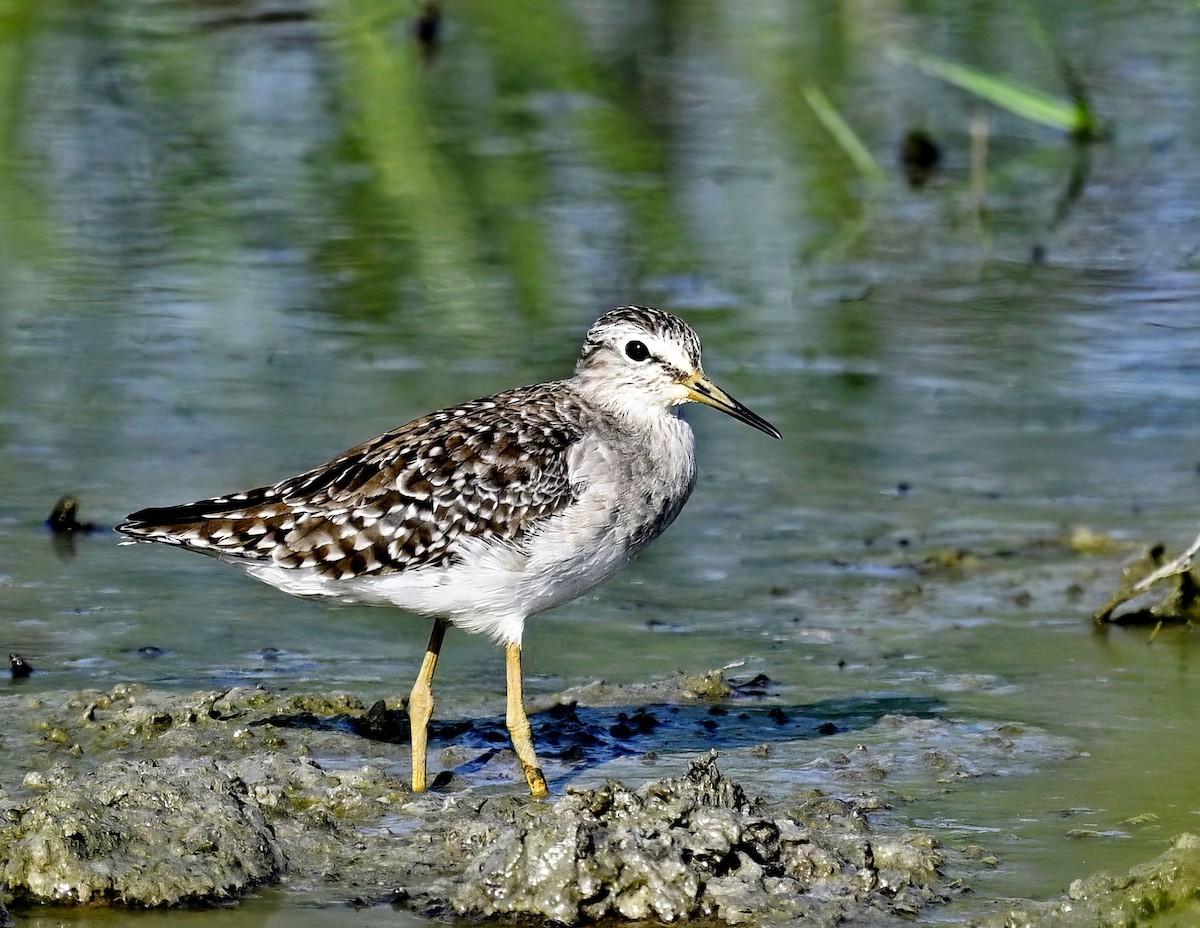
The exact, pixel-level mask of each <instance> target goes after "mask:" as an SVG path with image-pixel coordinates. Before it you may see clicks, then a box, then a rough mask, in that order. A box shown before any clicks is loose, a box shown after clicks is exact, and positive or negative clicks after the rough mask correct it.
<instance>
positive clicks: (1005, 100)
mask: <svg viewBox="0 0 1200 928" xmlns="http://www.w3.org/2000/svg"><path fill="white" fill-rule="evenodd" d="M906 57H907V58H908V60H909V61H911V62H912V63H913V64H914V65H916V66H917V67H918V68H920V69H921V70H922V71H924V72H925V73H926V74H932V75H934V76H935V77H940V78H942V80H945V81H949V82H950V83H951V84H954V85H955V86H956V87H961V88H962V89H963V90H965V91H967V92H968V93H973V94H975V96H977V97H981V98H983V99H984V100H987V101H988V102H990V103H994V104H995V105H996V106H999V107H1001V108H1002V109H1006V110H1008V111H1009V112H1010V113H1014V114H1016V115H1017V116H1020V117H1022V118H1024V119H1028V120H1031V121H1032V122H1037V123H1041V124H1042V125H1045V126H1053V127H1054V128H1055V129H1065V130H1066V131H1068V132H1074V133H1076V134H1088V133H1091V132H1093V131H1094V130H1095V120H1094V119H1093V117H1092V114H1091V112H1090V110H1089V109H1088V108H1087V107H1086V106H1080V105H1079V103H1078V102H1075V103H1070V102H1067V101H1066V100H1060V99H1059V98H1058V97H1055V96H1052V95H1051V94H1048V93H1044V92H1043V91H1040V90H1034V89H1032V88H1030V87H1022V86H1021V85H1019V84H1015V83H1013V82H1012V81H1009V80H1006V79H1004V78H1002V77H996V76H995V75H992V74H987V73H985V72H983V71H977V70H975V69H974V68H970V67H967V66H966V65H962V64H956V63H955V62H953V61H947V60H945V59H944V58H938V57H937V56H936V55H929V54H925V53H921V52H908V53H907V54H906Z"/></svg>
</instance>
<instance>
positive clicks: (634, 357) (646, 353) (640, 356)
mask: <svg viewBox="0 0 1200 928" xmlns="http://www.w3.org/2000/svg"><path fill="white" fill-rule="evenodd" d="M625 357H627V358H629V360H630V361H645V360H646V359H647V358H648V357H650V349H649V348H647V347H646V346H645V345H644V344H642V342H639V341H637V340H636V339H635V340H634V341H631V342H626V343H625Z"/></svg>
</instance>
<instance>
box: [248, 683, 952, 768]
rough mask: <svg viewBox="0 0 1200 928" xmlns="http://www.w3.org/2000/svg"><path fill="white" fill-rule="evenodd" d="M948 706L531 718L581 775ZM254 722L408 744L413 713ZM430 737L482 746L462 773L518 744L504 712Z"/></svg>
mask: <svg viewBox="0 0 1200 928" xmlns="http://www.w3.org/2000/svg"><path fill="white" fill-rule="evenodd" d="M940 708H941V706H940V704H939V703H938V702H937V701H936V700H934V699H930V698H928V697H923V696H905V695H893V694H871V695H864V696H857V697H848V698H841V699H823V700H819V701H817V702H812V703H807V704H805V705H799V706H779V705H764V704H761V703H760V704H754V705H747V704H745V703H740V702H738V701H728V702H715V703H714V702H708V703H686V704H676V703H655V704H650V705H646V706H641V707H637V708H630V707H624V708H621V707H600V708H597V707H591V706H580V705H577V704H575V703H563V704H560V705H556V706H553V707H551V708H549V709H546V710H545V711H542V712H536V713H534V714H533V715H531V716H530V717H529V721H530V725H531V726H532V729H533V743H534V744H535V745H536V746H537V751H538V754H539V755H540V756H541V757H543V758H544V759H547V760H555V761H558V762H560V763H562V764H564V765H565V766H567V767H569V768H570V769H571V771H572V774H573V775H574V774H578V773H580V772H582V771H583V770H586V769H589V768H591V767H595V766H598V765H600V764H603V763H606V762H608V761H611V760H615V759H617V758H620V757H631V756H642V755H646V754H650V753H655V752H658V753H663V752H670V753H688V752H692V751H707V750H710V749H713V748H716V749H730V748H742V747H751V746H754V745H760V744H771V743H778V742H784V741H801V740H807V739H811V738H819V737H823V736H827V735H834V734H840V733H843V732H852V731H859V730H861V729H865V728H869V727H871V726H872V725H874V724H876V723H877V722H878V721H879V720H880V719H881V718H883V717H884V716H886V715H908V716H917V717H921V718H929V717H932V716H935V715H936V714H937V713H938V711H939V710H940ZM251 725H272V726H276V727H280V728H304V729H312V730H319V731H341V732H345V733H346V734H350V735H356V736H358V737H362V738H368V739H370V740H372V741H385V742H389V743H393V744H407V743H408V741H409V734H410V728H409V721H408V715H407V713H405V712H404V710H402V709H389V708H387V707H386V706H385V705H384V703H383V701H382V700H381V701H379V702H377V703H375V705H373V706H372V707H371V708H370V709H368V710H367V711H366V712H364V713H362V714H361V715H350V714H348V713H341V714H338V715H331V716H319V715H316V714H314V713H311V712H299V713H288V714H280V715H273V716H269V717H267V718H263V719H260V720H258V721H257V722H252V723H251ZM429 740H430V744H431V746H437V745H439V744H440V745H442V746H448V745H450V744H453V745H455V746H456V747H458V748H460V749H464V748H465V749H468V750H471V749H475V750H477V751H478V752H479V753H478V755H477V756H476V757H474V758H472V759H470V760H468V761H466V762H464V763H462V764H460V765H459V766H458V767H456V768H455V770H454V773H455V774H456V775H458V776H468V775H470V774H472V773H475V772H477V771H479V770H481V769H482V768H483V767H484V766H485V765H486V764H487V763H488V762H489V761H490V760H491V759H492V758H493V757H494V756H495V755H496V754H497V753H498V752H499V751H502V750H505V749H507V748H508V746H509V743H510V742H509V736H508V729H507V728H506V727H505V723H504V718H503V716H494V717H491V718H485V719H460V720H454V721H433V722H431V723H430V726H429Z"/></svg>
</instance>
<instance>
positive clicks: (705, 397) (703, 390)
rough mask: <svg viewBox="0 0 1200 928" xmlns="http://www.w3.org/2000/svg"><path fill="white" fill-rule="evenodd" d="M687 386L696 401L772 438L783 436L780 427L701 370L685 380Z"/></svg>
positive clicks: (689, 394) (688, 395)
mask: <svg viewBox="0 0 1200 928" xmlns="http://www.w3.org/2000/svg"><path fill="white" fill-rule="evenodd" d="M683 385H684V386H685V387H687V391H688V392H687V398H688V399H689V400H692V401H693V402H696V403H703V404H704V405H705V406H711V407H712V408H713V409H719V410H721V412H723V413H726V414H728V415H730V416H733V418H735V419H737V420H738V421H740V422H745V423H746V425H752V426H754V428H756V429H758V430H759V431H760V432H766V433H767V434H768V435H770V436H771V437H772V438H783V436H782V435H780V434H779V429H777V428H775V426H773V425H771V423H770V422H768V421H767V420H766V419H764V418H763V417H762V416H760V415H759V414H758V413H756V412H754V411H753V410H751V409H748V408H747V407H745V406H743V405H742V404H741V403H739V402H738V401H737V400H735V399H734V398H733V397H732V396H730V395H729V394H728V393H726V392H725V391H724V390H722V389H721V388H720V387H718V386H717V385H716V384H715V383H713V382H712V381H711V380H709V379H708V378H707V377H705V376H704V374H703V373H702V372H701V371H696V373H695V374H693V375H692V376H691V377H689V378H688V379H687V380H685V381H684V382H683Z"/></svg>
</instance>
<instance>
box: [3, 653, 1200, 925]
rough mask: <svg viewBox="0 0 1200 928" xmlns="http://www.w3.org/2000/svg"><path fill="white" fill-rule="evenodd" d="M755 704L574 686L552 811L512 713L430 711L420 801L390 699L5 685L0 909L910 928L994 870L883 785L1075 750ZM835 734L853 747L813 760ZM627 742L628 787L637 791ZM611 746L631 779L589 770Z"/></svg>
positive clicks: (563, 700)
mask: <svg viewBox="0 0 1200 928" xmlns="http://www.w3.org/2000/svg"><path fill="white" fill-rule="evenodd" d="M770 691H771V684H770V681H769V680H766V679H765V678H754V679H752V680H745V681H736V680H730V679H729V678H728V676H727V675H726V673H724V672H722V671H714V672H713V673H710V674H702V675H698V676H693V677H688V676H680V677H678V678H676V679H673V680H670V681H665V682H662V683H657V684H643V685H639V686H634V687H628V688H623V687H616V686H611V685H608V684H601V683H596V684H592V685H590V686H587V687H579V688H575V689H573V690H570V691H566V692H564V693H562V694H560V696H559V699H558V701H557V702H556V703H555V704H554V705H553V706H552V707H550V708H548V709H546V710H544V711H540V712H536V713H535V714H534V715H533V716H532V717H531V718H532V720H533V722H534V726H535V737H536V738H537V740H538V742H539V744H540V745H541V746H542V748H543V755H544V756H543V759H544V761H545V763H546V770H547V773H548V774H549V775H550V778H551V787H552V790H553V792H554V795H553V796H552V797H551V798H550V799H549V800H546V801H533V800H530V799H529V798H528V797H527V796H526V795H525V794H524V789H523V785H522V782H523V781H522V779H521V774H520V771H519V769H518V767H517V764H516V762H515V757H514V756H513V754H512V752H511V750H510V749H509V747H508V745H507V743H506V738H505V735H504V728H503V722H502V720H501V719H485V720H482V721H479V722H469V721H461V722H453V721H452V722H445V721H443V722H441V723H440V724H438V725H436V726H435V727H434V730H433V732H432V735H433V743H434V747H435V749H438V750H440V754H439V755H438V756H439V759H440V761H441V763H442V766H443V767H445V768H446V772H445V773H444V774H443V775H442V776H441V777H440V778H439V780H438V781H437V783H436V787H437V788H436V789H434V790H431V791H430V792H428V793H424V794H414V793H412V792H411V791H410V789H409V788H408V786H407V783H406V781H405V779H404V775H405V773H406V770H407V750H406V748H405V747H402V746H399V745H402V744H403V742H405V741H406V739H407V736H408V730H407V718H406V716H405V714H404V712H403V709H402V708H401V707H400V706H396V705H388V704H386V703H382V702H380V703H376V704H374V705H369V706H368V705H365V704H364V703H363V702H362V701H361V700H359V699H357V698H356V697H354V696H353V695H347V694H342V693H328V694H318V693H287V692H273V691H270V690H268V689H266V688H264V687H261V686H260V687H244V688H236V689H230V690H224V691H212V692H201V693H190V694H185V693H176V692H171V691H167V690H163V689H153V688H147V687H143V686H140V685H127V684H120V685H118V686H116V687H114V688H112V689H110V690H107V691H86V692H80V693H73V694H65V695H63V694H57V695H56V694H40V695H39V694H28V695H26V694H23V693H21V692H14V694H12V695H8V696H4V697H0V716H2V717H3V719H4V731H5V748H6V750H8V751H9V752H10V753H9V756H10V758H17V757H20V758H23V760H22V762H21V763H22V764H23V767H22V769H21V770H20V771H17V772H16V773H15V774H13V773H10V775H9V778H8V780H7V781H6V782H4V783H3V787H4V791H3V793H0V812H2V818H0V823H2V827H0V848H3V865H2V868H0V879H2V880H3V885H4V890H5V893H6V895H5V900H4V901H5V902H6V903H7V904H8V906H9V909H10V910H11V911H12V913H13V917H14V918H15V919H16V921H17V923H18V924H19V922H20V916H21V913H22V912H23V911H27V910H28V907H29V906H33V905H38V904H41V903H53V904H59V905H61V904H86V905H109V904H115V905H125V906H134V907H147V906H164V905H165V906H171V905H189V906H195V905H212V904H219V903H220V904H224V903H227V902H229V901H230V900H236V899H238V898H240V897H242V896H244V895H245V894H247V893H248V892H251V891H253V889H254V888H255V887H259V886H264V885H276V886H279V887H280V888H281V889H282V890H283V891H284V892H285V893H294V894H297V895H298V896H303V897H304V898H306V899H310V900H311V899H313V898H316V899H319V900H325V901H326V902H327V903H330V902H337V903H346V904H350V905H354V906H372V907H373V906H399V907H403V908H406V909H409V910H411V911H413V912H416V913H418V914H421V915H425V916H430V917H439V918H444V917H462V918H470V919H492V918H496V919H502V920H505V921H511V920H512V919H513V918H527V919H529V920H531V921H534V922H538V923H540V922H544V921H547V920H549V921H550V922H553V923H560V924H566V925H574V924H586V923H591V922H611V921H613V920H618V921H619V920H634V921H646V922H677V921H680V920H692V919H704V920H706V921H707V922H710V923H713V922H715V923H724V924H744V923H756V924H757V923H764V924H767V923H770V924H787V923H794V922H795V921H796V920H798V919H800V920H804V922H805V923H806V924H809V923H811V924H817V925H837V924H850V925H853V924H872V925H887V924H901V923H905V922H907V921H908V920H910V919H911V918H912V917H913V916H915V915H917V914H918V913H921V912H925V911H926V910H930V909H941V910H942V911H943V912H945V909H944V908H943V907H944V904H945V903H947V902H951V901H957V902H958V903H961V902H962V900H963V899H969V898H970V891H971V887H972V883H973V882H974V880H975V878H976V877H977V876H978V875H979V874H980V873H981V872H982V871H983V870H984V869H986V868H988V867H991V866H994V865H995V862H996V861H995V858H994V857H993V856H992V855H991V854H990V853H989V852H988V850H987V849H986V848H982V847H977V846H965V845H964V846H956V847H943V846H939V844H938V843H937V842H936V841H935V840H934V839H933V838H932V837H931V836H929V835H928V834H926V833H924V832H922V831H921V830H920V829H914V828H912V827H911V826H909V825H906V824H905V823H904V821H903V818H902V816H899V815H896V814H895V813H894V810H895V808H896V807H897V806H899V805H902V804H903V803H904V802H905V801H906V800H905V798H904V797H903V796H901V795H900V794H899V793H898V792H897V791H896V786H895V783H896V782H897V779H898V778H899V779H903V780H904V781H905V782H906V783H908V784H909V785H910V786H911V785H912V784H918V788H919V785H920V784H925V786H926V787H927V788H928V789H929V790H930V791H935V790H937V789H939V788H944V787H945V784H949V783H963V782H966V783H970V782H971V781H973V780H979V781H980V782H982V781H983V780H985V779H986V778H990V777H995V776H1005V775H1009V774H1013V773H1017V772H1020V771H1021V770H1023V769H1028V768H1029V767H1030V766H1032V765H1034V764H1040V763H1045V762H1049V761H1061V760H1062V759H1063V758H1064V757H1067V756H1070V753H1071V751H1072V748H1071V747H1070V746H1069V745H1066V744H1064V743H1063V742H1062V741H1061V740H1060V739H1055V738H1052V737H1050V736H1048V735H1046V734H1045V733H1044V732H1040V731H1038V730H1036V729H1030V728H1028V727H1024V726H1020V725H1016V724H1008V725H1005V724H980V723H970V724H968V723H963V722H958V721H955V720H953V719H947V718H943V717H942V716H941V715H940V710H939V707H938V705H937V704H936V703H934V702H932V701H930V700H924V699H906V698H902V697H874V698H864V699H861V700H840V701H832V700H831V701H825V702H819V703H813V704H810V705H805V706H782V705H774V704H771V703H772V700H771V698H770V696H769V693H770ZM837 734H843V735H850V736H851V738H852V742H853V747H848V745H849V744H850V743H851V742H850V741H849V740H848V739H846V738H838V739H834V740H833V741H830V742H829V744H830V747H829V748H828V749H826V748H824V746H823V742H824V741H826V740H827V738H828V736H830V735H837ZM806 742H811V746H812V748H811V751H810V752H809V755H808V759H807V760H806V761H805V762H804V763H803V764H802V765H800V766H799V767H798V768H797V769H794V770H789V771H787V775H786V776H781V777H778V778H775V779H773V780H772V783H771V785H772V789H771V790H770V792H771V795H769V796H767V797H759V796H755V795H753V794H752V792H751V791H750V790H748V789H746V788H743V786H741V785H739V784H738V783H737V782H734V781H733V780H732V779H730V778H729V777H727V776H726V775H724V774H723V773H722V772H721V767H722V765H723V764H724V763H725V761H723V760H722V759H721V758H720V757H718V754H717V753H716V752H715V751H713V748H717V749H718V750H719V751H720V752H721V756H728V758H729V759H736V761H737V764H738V765H740V766H741V767H743V768H744V767H745V765H746V764H748V763H749V764H754V763H755V762H758V763H760V764H768V763H769V764H778V757H772V755H773V752H775V751H777V750H780V751H781V750H785V749H786V750H790V749H791V746H794V745H795V744H797V743H801V744H802V743H806ZM622 757H626V758H637V760H636V761H634V762H635V763H638V764H640V765H641V766H640V767H639V769H641V770H643V773H642V774H641V776H640V780H639V782H637V783H635V784H633V785H630V784H628V783H626V782H624V780H626V779H628V778H629V777H628V771H629V769H630V768H629V767H628V766H625V767H620V764H619V759H620V758H622ZM769 757H770V758H772V759H771V760H770V761H768V760H767V758H769ZM689 758H690V759H689ZM614 761H617V762H618V767H619V769H621V770H622V771H623V773H624V774H625V776H624V777H623V778H622V779H616V778H613V777H610V776H605V774H604V771H605V770H606V769H607V767H606V765H608V766H612V763H613V762H614ZM627 763H628V762H627ZM614 769H616V768H614ZM14 776H15V782H14V781H12V780H13V778H14ZM585 781H586V782H588V783H592V784H596V785H589V786H587V787H586V788H585V786H584V785H582V784H583V783H584V782H585ZM577 783H579V784H581V785H576V784H577ZM760 787H761V784H760ZM1195 847H1196V845H1195V840H1194V839H1190V838H1181V839H1180V842H1179V844H1178V845H1177V847H1176V848H1175V850H1173V851H1172V852H1170V853H1169V854H1168V855H1164V857H1163V858H1162V859H1161V860H1160V861H1156V862H1152V863H1151V864H1148V865H1146V868H1143V871H1142V872H1140V873H1138V874H1134V875H1133V876H1129V877H1122V878H1116V877H1103V876H1101V877H1094V878H1087V879H1085V880H1083V881H1081V882H1080V883H1078V885H1077V886H1076V887H1073V888H1072V892H1073V893H1078V894H1079V899H1080V900H1083V899H1085V897H1086V899H1087V900H1091V902H1089V904H1090V905H1093V906H1094V908H1095V911H1097V912H1098V911H1101V910H1102V909H1103V911H1105V912H1113V911H1124V910H1125V909H1127V908H1128V909H1130V910H1131V911H1132V910H1133V909H1136V908H1137V906H1138V905H1146V904H1149V902H1147V898H1148V896H1149V895H1151V894H1154V893H1157V895H1155V897H1154V898H1155V899H1156V900H1158V901H1157V902H1156V903H1155V904H1156V905H1159V906H1170V905H1173V904H1174V901H1175V900H1178V899H1183V898H1187V894H1188V893H1189V892H1191V893H1193V894H1194V893H1195V892H1196V891H1198V890H1200V860H1197V858H1198V857H1200V854H1197V852H1196V850H1195ZM1137 899H1141V902H1140V903H1138V902H1136V900H1137ZM1064 906H1065V903H1057V902H1052V903H1043V902H1036V901H1032V900H1027V901H1024V902H1022V901H1019V900H1018V901H1016V902H1014V903H1012V904H1010V905H1008V906H1007V907H1006V908H1005V910H1004V912H996V907H995V906H994V905H993V906H992V907H991V909H990V910H989V911H990V914H989V913H984V914H979V915H978V916H977V917H978V918H990V919H992V920H991V921H980V922H979V924H981V925H983V924H986V925H988V926H992V925H1001V924H1017V923H1020V924H1030V925H1041V924H1045V925H1051V924H1060V923H1062V924H1071V925H1074V924H1083V923H1084V922H1079V921H1063V919H1064V918H1065V917H1066V916H1065V915H1064V913H1065V912H1067V908H1064ZM1131 907H1132V908H1131ZM956 910H957V908H956ZM1071 911H1076V910H1071ZM1010 915H1011V916H1012V917H1013V918H1018V916H1019V918H1020V919H1023V920H1021V921H1005V919H1006V918H1009V916H1010ZM943 917H948V916H947V915H944V916H943ZM1072 917H1074V916H1072ZM1106 917H1107V916H1106ZM1095 923H1096V924H1108V922H1095ZM1117 923H1121V924H1124V922H1113V924H1117Z"/></svg>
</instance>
